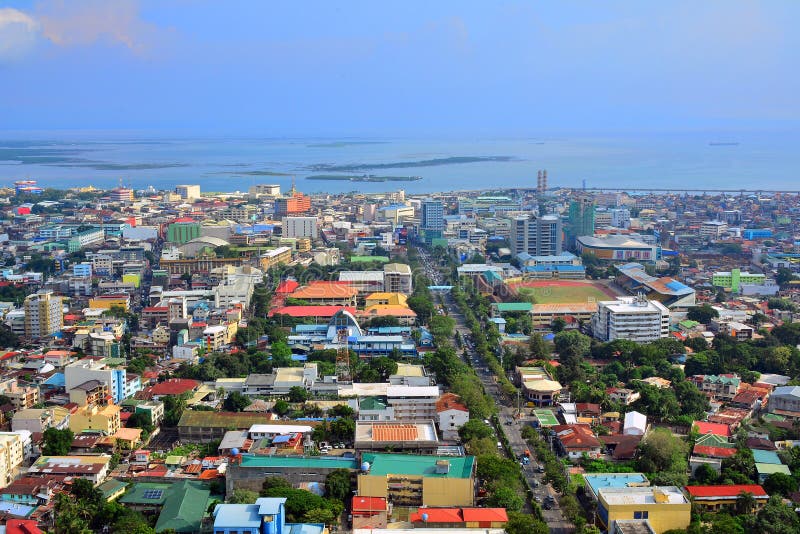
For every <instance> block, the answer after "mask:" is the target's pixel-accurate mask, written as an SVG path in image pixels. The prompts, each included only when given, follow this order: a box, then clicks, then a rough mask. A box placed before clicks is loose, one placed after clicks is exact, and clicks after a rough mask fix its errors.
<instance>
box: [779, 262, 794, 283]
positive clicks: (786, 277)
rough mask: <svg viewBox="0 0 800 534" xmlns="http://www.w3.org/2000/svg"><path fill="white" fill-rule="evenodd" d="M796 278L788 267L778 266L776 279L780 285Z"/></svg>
mask: <svg viewBox="0 0 800 534" xmlns="http://www.w3.org/2000/svg"><path fill="white" fill-rule="evenodd" d="M794 279H795V276H794V273H792V271H791V270H790V269H788V268H786V267H778V272H777V273H776V274H775V281H776V282H777V283H778V285H780V286H785V285H786V284H788V283H789V282H791V281H792V280H794Z"/></svg>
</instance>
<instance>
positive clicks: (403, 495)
mask: <svg viewBox="0 0 800 534" xmlns="http://www.w3.org/2000/svg"><path fill="white" fill-rule="evenodd" d="M392 430H393V429H391V428H387V429H386V431H389V432H391V431H392ZM361 459H362V464H366V465H363V466H362V467H366V468H367V469H366V470H362V472H361V473H360V474H359V475H358V495H359V496H362V497H383V498H384V499H387V500H389V501H391V502H392V503H393V504H394V505H395V506H473V505H474V504H475V494H474V488H475V457H474V456H418V455H412V454H377V453H375V454H373V453H364V454H363V455H362V457H361Z"/></svg>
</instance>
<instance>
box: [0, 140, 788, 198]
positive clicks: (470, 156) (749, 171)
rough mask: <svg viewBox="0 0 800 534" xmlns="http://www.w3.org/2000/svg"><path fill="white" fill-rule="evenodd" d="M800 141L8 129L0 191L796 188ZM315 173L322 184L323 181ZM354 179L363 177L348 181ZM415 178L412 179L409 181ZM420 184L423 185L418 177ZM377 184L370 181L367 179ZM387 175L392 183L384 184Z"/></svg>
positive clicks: (0, 152)
mask: <svg viewBox="0 0 800 534" xmlns="http://www.w3.org/2000/svg"><path fill="white" fill-rule="evenodd" d="M799 149H800V135H798V134H795V133H786V132H748V131H737V132H690V133H669V134H653V133H651V134H641V135H633V134H625V135H614V136H586V135H574V136H569V135H553V136H542V137H529V138H516V139H498V138H494V139H492V138H486V139H479V138H476V139H408V138H352V137H351V138H345V137H341V138H315V137H309V138H285V139H281V138H258V137H252V138H244V137H243V138H234V137H228V138H201V137H196V138H192V137H168V136H159V135H158V134H157V133H153V134H147V133H143V134H138V135H127V136H126V135H104V134H95V135H91V134H81V135H77V134H70V133H68V132H67V133H65V132H51V133H48V132H38V133H37V134H36V135H35V136H33V135H30V136H26V135H25V134H14V135H11V134H9V133H5V134H4V133H3V132H0V184H2V185H4V186H10V185H11V184H12V182H14V181H16V180H23V179H30V180H36V181H37V182H38V184H39V185H40V186H42V187H54V188H63V189H66V188H71V187H78V186H85V185H88V184H91V185H93V186H95V187H98V188H112V187H115V186H117V185H119V183H120V181H122V183H124V184H125V185H126V186H130V187H133V188H135V189H145V188H147V187H149V186H152V187H154V188H156V189H159V190H162V189H163V190H169V189H172V188H174V187H175V186H176V185H178V184H186V183H188V184H199V185H200V187H201V190H202V191H217V192H233V191H237V190H238V191H247V189H248V187H250V186H251V185H255V184H259V183H275V184H280V185H281V187H282V190H287V189H288V188H289V187H290V186H291V183H292V180H293V179H294V180H295V182H296V186H297V189H298V190H300V191H304V192H306V193H312V194H313V193H324V192H329V193H346V192H351V191H359V192H365V193H378V192H384V191H395V190H397V189H404V190H405V191H406V192H407V193H409V194H420V193H431V192H437V191H454V190H478V189H502V188H515V187H524V188H533V187H536V175H537V171H538V170H541V169H546V170H547V174H548V185H549V186H550V187H571V188H581V187H582V186H583V185H584V181H585V184H586V187H588V188H601V187H613V188H623V189H628V190H631V191H635V190H636V188H666V189H673V190H680V189H681V188H691V189H698V188H705V187H707V188H709V189H730V190H738V189H751V190H752V189H760V188H763V189H776V190H781V189H785V190H796V189H800V187H798V181H797V169H800V150H799ZM312 177H316V178H317V179H314V178H312ZM341 177H355V179H356V180H359V181H349V180H340V179H337V178H341ZM409 177H415V179H414V180H413V181H404V180H405V179H407V178H409ZM416 177H418V178H416ZM365 179H366V180H369V181H363V180H365ZM379 180H385V181H379Z"/></svg>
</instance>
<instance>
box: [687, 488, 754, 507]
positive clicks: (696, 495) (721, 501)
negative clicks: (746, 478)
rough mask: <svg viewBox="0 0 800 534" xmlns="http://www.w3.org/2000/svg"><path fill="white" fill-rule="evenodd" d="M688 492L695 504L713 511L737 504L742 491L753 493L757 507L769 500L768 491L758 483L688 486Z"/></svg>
mask: <svg viewBox="0 0 800 534" xmlns="http://www.w3.org/2000/svg"><path fill="white" fill-rule="evenodd" d="M686 492H687V493H688V494H689V497H691V499H692V502H693V503H694V504H696V505H698V506H702V507H703V508H705V509H706V510H711V511H714V510H718V509H722V508H727V507H730V506H733V505H735V504H736V501H737V500H738V499H739V495H741V494H742V493H749V494H751V495H752V496H753V499H754V500H755V502H756V507H757V508H761V507H762V506H764V504H765V503H766V502H767V501H768V500H769V495H767V492H766V491H764V488H762V487H761V486H759V485H758V484H737V485H714V486H686Z"/></svg>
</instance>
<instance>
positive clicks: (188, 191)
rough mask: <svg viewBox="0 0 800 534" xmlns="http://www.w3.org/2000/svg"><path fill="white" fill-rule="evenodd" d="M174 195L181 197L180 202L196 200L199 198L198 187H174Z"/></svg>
mask: <svg viewBox="0 0 800 534" xmlns="http://www.w3.org/2000/svg"><path fill="white" fill-rule="evenodd" d="M175 193H176V194H177V195H179V196H180V197H181V199H182V200H188V201H192V200H196V199H198V198H200V186H199V185H186V184H183V185H176V186H175Z"/></svg>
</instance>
